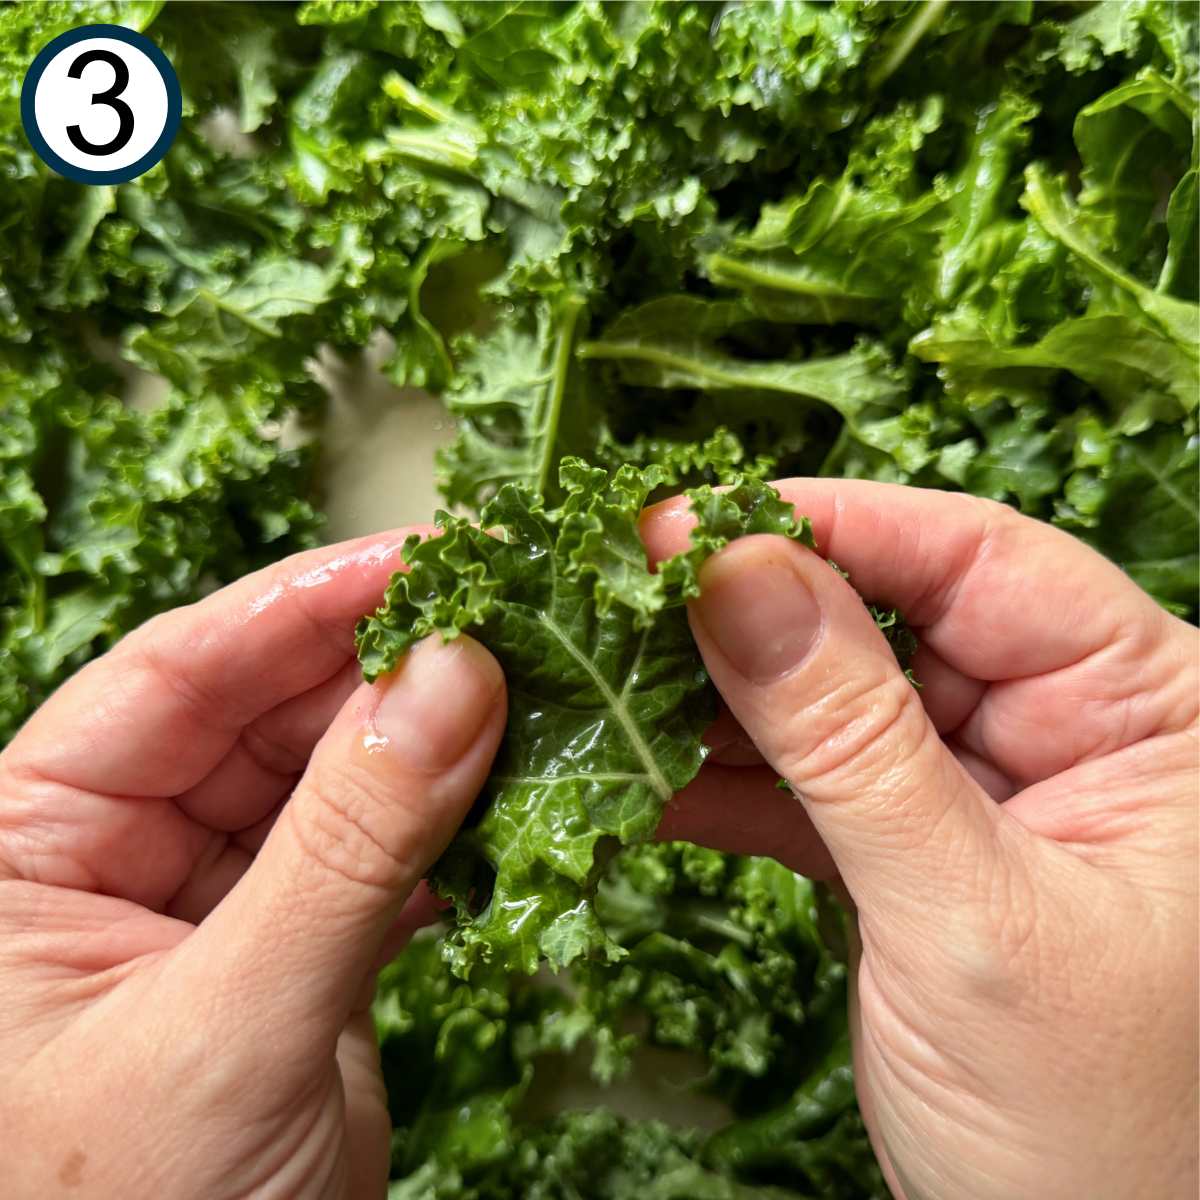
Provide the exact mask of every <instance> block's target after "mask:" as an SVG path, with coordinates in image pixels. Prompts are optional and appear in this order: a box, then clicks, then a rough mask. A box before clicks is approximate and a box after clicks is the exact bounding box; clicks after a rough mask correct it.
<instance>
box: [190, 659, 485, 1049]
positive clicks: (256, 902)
mask: <svg viewBox="0 0 1200 1200" xmlns="http://www.w3.org/2000/svg"><path fill="white" fill-rule="evenodd" d="M505 711H506V702H505V693H504V678H503V675H502V674H501V670H500V666H499V664H498V663H497V662H496V660H495V659H494V658H493V657H492V656H491V655H490V654H489V653H488V652H487V650H485V649H484V648H483V647H482V646H481V645H479V643H478V642H475V641H473V640H472V639H470V638H468V637H460V638H458V639H456V640H455V641H454V642H451V643H449V644H443V643H442V641H441V639H440V638H437V637H432V638H429V639H427V640H426V641H424V642H422V643H420V644H419V645H418V646H416V647H415V648H414V649H413V650H412V651H410V652H409V653H408V655H407V656H406V657H405V658H404V660H403V661H402V662H401V664H400V666H399V667H398V668H397V670H396V671H395V672H394V673H393V674H392V675H391V676H390V677H388V678H386V679H382V680H379V681H377V682H376V683H375V684H373V685H368V684H363V685H362V686H361V687H359V688H358V690H357V691H356V692H355V693H354V695H352V696H351V697H350V699H349V700H348V701H347V702H346V704H345V705H344V707H343V708H342V709H341V711H340V712H339V713H338V715H337V717H335V718H334V721H333V723H332V724H331V725H330V727H329V729H328V730H327V731H326V733H325V735H324V736H323V737H322V739H321V741H320V742H319V743H318V744H317V747H316V749H315V750H314V752H313V755H312V758H311V759H310V761H309V765H308V768H307V770H306V771H305V774H304V777H303V778H302V779H301V781H300V783H299V784H298V785H297V787H296V790H295V791H294V793H293V794H292V797H291V799H290V800H289V801H288V802H287V804H286V805H285V806H284V808H283V810H282V811H281V813H280V815H279V818H278V819H277V821H276V822H275V825H274V827H273V829H272V830H271V833H270V835H269V836H268V838H267V840H266V842H265V843H264V844H263V847H262V849H261V850H260V851H259V853H258V856H257V858H256V859H255V861H254V863H253V864H252V865H251V867H250V869H249V870H248V871H247V872H246V874H245V875H244V876H243V877H242V879H241V880H240V881H239V882H238V884H237V886H236V887H234V888H233V890H232V891H230V893H229V894H228V896H226V897H225V899H224V900H223V901H222V902H221V903H220V904H219V905H218V906H217V908H216V909H215V910H214V911H213V912H212V913H211V914H210V915H209V917H208V918H207V919H206V920H205V921H204V922H203V924H202V925H201V926H200V928H199V929H198V930H197V931H196V934H195V935H194V936H193V937H191V938H189V939H188V940H187V942H186V943H185V947H186V949H187V951H188V952H189V953H190V954H194V955H195V957H196V960H197V961H198V962H199V963H201V964H203V963H205V962H207V964H208V973H209V979H210V980H211V973H212V964H213V963H216V964H218V970H219V971H220V972H221V973H223V974H224V975H225V976H226V978H227V979H230V980H232V981H234V982H233V985H232V987H231V989H230V990H231V991H232V993H233V994H234V995H235V996H237V995H238V994H239V993H240V994H241V995H242V996H245V994H246V993H247V992H249V993H252V994H253V995H254V996H256V997H261V996H262V995H263V994H264V993H268V994H269V1002H268V1004H266V1005H254V1004H243V1006H242V1007H243V1008H245V1009H262V1008H269V1009H270V1012H262V1013H261V1014H256V1015H259V1016H260V1017H261V1019H262V1020H263V1021H264V1022H265V1023H266V1024H267V1025H268V1026H269V1027H270V1028H271V1029H272V1030H273V1033H272V1036H273V1037H278V1030H279V1028H280V1025H281V1021H280V1018H281V1009H285V1010H286V1017H287V1018H288V1020H289V1025H290V1027H291V1028H293V1029H295V1036H296V1037H297V1038H298V1039H303V1038H305V1037H307V1038H310V1039H311V1038H313V1037H321V1036H324V1037H326V1038H328V1039H330V1040H332V1039H333V1038H335V1037H336V1036H337V1034H338V1033H339V1032H340V1031H341V1029H342V1026H343V1024H344V1023H345V1020H346V1017H347V1015H348V1013H349V1012H350V1011H351V1009H352V1008H353V1006H354V1004H355V1002H356V1000H357V999H358V998H359V996H360V994H361V992H362V990H363V985H364V979H365V978H366V975H367V973H368V972H369V971H370V970H371V968H372V966H373V965H374V964H375V962H376V959H377V957H378V954H379V951H380V947H381V946H382V944H383V942H384V939H385V937H386V936H387V933H388V930H389V928H390V927H391V926H392V924H393V923H394V921H395V920H396V918H397V916H398V915H399V913H400V910H401V909H402V908H403V906H404V902H405V901H406V900H407V899H408V897H409V895H410V894H411V893H412V891H413V888H414V887H415V886H416V884H417V882H418V881H419V880H420V879H421V877H422V875H423V874H424V873H425V871H426V870H427V869H428V868H429V866H430V865H431V864H432V863H433V862H434V860H435V859H436V858H437V856H438V855H439V854H440V853H441V852H442V850H443V849H445V847H446V844H447V843H448V842H449V840H450V838H451V837H452V836H453V835H454V832H455V830H456V829H457V828H458V826H459V824H460V823H461V821H462V819H463V817H464V816H465V815H466V813H467V811H468V810H469V809H470V807H471V803H472V801H473V800H474V799H475V797H476V796H477V795H478V793H479V790H480V788H481V787H482V785H483V782H484V780H485V778H486V776H487V772H488V768H489V766H490V765H491V761H492V758H493V756H494V754H495V752H496V747H497V746H498V745H499V742H500V737H501V734H502V732H503V730H504V722H505ZM238 981H243V982H241V983H240V984H239V982H238ZM209 987H210V988H211V983H210V984H209ZM247 1019H248V1018H247V1017H245V1016H243V1017H242V1018H241V1019H240V1021H239V1024H241V1025H243V1026H244V1025H245V1023H246V1020H247ZM249 1019H251V1020H252V1018H249ZM297 1044H303V1043H302V1042H299V1041H298V1042H297Z"/></svg>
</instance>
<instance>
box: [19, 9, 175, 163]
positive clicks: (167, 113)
mask: <svg viewBox="0 0 1200 1200" xmlns="http://www.w3.org/2000/svg"><path fill="white" fill-rule="evenodd" d="M181 108H182V98H181V96H180V91H179V81H178V80H177V79H176V77H175V72H174V70H173V69H172V67H171V64H170V63H169V62H168V61H167V58H166V56H165V55H164V54H163V52H162V51H161V50H160V49H159V48H158V47H157V46H156V45H154V43H153V42H151V41H150V40H149V39H148V38H146V37H144V36H143V35H142V34H138V33H134V32H133V31H132V30H128V29H124V28H122V27H120V26H114V25H87V26H83V27H81V28H79V29H72V30H69V31H68V32H67V33H65V34H61V35H60V36H59V37H57V38H55V39H54V40H53V41H52V42H51V43H50V44H49V45H48V46H46V47H45V48H44V49H43V50H42V52H41V53H40V54H39V55H38V57H37V58H36V59H35V60H34V63H33V65H32V66H31V67H30V69H29V72H28V74H27V75H26V77H25V85H24V88H23V90H22V94H21V113H22V118H23V120H24V124H25V132H26V134H27V136H28V137H29V140H30V143H31V144H32V145H33V148H34V149H35V150H36V151H37V152H38V154H39V155H40V156H41V157H42V158H43V159H44V160H45V161H46V162H47V163H48V164H49V165H50V166H51V167H53V168H54V169H55V170H56V171H58V172H59V173H60V174H62V175H66V176H67V177H68V178H70V179H75V180H77V181H79V182H82V183H123V182H125V181H126V180H129V179H132V178H134V177H135V176H137V175H140V174H142V173H143V172H144V171H148V170H149V169H150V168H151V167H152V166H153V165H154V164H155V163H156V162H158V160H159V159H160V158H162V156H163V155H164V154H165V153H166V151H167V149H168V147H169V146H170V144H171V142H172V141H173V140H174V137H175V134H176V132H177V130H178V128H179V116H180V110H181Z"/></svg>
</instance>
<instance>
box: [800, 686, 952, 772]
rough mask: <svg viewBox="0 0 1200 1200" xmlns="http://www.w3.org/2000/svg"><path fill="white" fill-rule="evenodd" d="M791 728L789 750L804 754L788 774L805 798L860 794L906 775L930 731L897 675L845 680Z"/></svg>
mask: <svg viewBox="0 0 1200 1200" xmlns="http://www.w3.org/2000/svg"><path fill="white" fill-rule="evenodd" d="M791 722H792V723H793V724H794V732H795V735H796V736H794V737H793V738H791V739H790V740H791V744H793V745H799V746H801V747H803V749H802V750H801V752H800V753H799V754H798V755H796V756H794V757H793V758H792V760H791V761H790V762H789V763H788V764H787V766H788V768H789V770H788V772H787V773H788V776H789V778H791V779H792V781H793V782H794V783H796V784H797V786H799V787H800V788H801V789H802V790H804V791H806V792H811V791H813V790H814V789H815V790H817V791H830V792H846V791H847V790H861V789H862V788H863V787H864V786H871V787H874V786H876V785H877V784H878V782H879V781H880V780H881V779H882V778H884V777H888V778H893V779H895V778H897V777H898V776H900V775H902V774H907V772H908V769H909V766H910V764H911V760H912V758H913V757H914V756H915V755H917V754H918V753H920V751H921V750H922V749H923V747H924V742H925V739H926V737H927V736H928V733H929V730H930V726H929V722H928V721H927V719H926V717H925V712H924V709H923V708H922V707H921V704H920V701H919V699H918V697H917V694H916V691H915V690H914V689H913V686H912V684H910V683H909V682H908V680H907V679H905V677H904V676H903V675H901V674H900V673H899V672H898V671H889V672H887V673H880V674H878V675H868V676H864V675H863V674H861V673H851V674H846V675H843V677H842V678H841V679H840V680H839V681H838V682H837V683H835V684H834V686H833V687H831V688H829V689H828V690H827V691H826V692H825V693H824V695H822V696H821V697H820V699H818V700H817V701H816V702H815V703H813V704H809V705H806V706H804V707H803V708H801V709H800V710H799V711H797V712H795V713H794V714H793V715H792V717H791Z"/></svg>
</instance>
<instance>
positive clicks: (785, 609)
mask: <svg viewBox="0 0 1200 1200" xmlns="http://www.w3.org/2000/svg"><path fill="white" fill-rule="evenodd" d="M800 553H803V552H802V551H800V550H799V548H798V547H795V546H792V545H789V544H788V543H787V542H783V541H782V540H781V539H779V538H747V539H746V540H745V541H741V542H735V543H734V544H733V545H732V546H729V547H728V548H727V549H725V550H722V551H721V553H720V554H718V555H716V556H715V557H714V558H711V559H709V560H708V562H706V563H705V564H704V566H703V567H701V569H700V598H699V599H698V600H696V601H695V602H694V604H693V606H692V612H693V619H695V620H698V621H699V623H700V624H701V625H702V626H703V628H704V631H705V632H706V633H707V634H708V636H709V637H710V638H712V640H713V641H714V642H715V643H716V646H717V649H718V650H720V652H721V653H722V655H724V657H725V658H726V659H727V660H728V661H729V664H730V666H732V667H733V669H734V670H735V671H737V672H738V673H739V674H740V675H742V676H744V677H745V678H746V679H748V680H750V681H751V682H752V683H769V682H770V681H771V680H773V679H777V678H779V676H780V675H784V674H786V673H787V672H788V671H790V670H792V668H793V667H796V666H798V665H799V664H800V663H801V662H802V661H803V660H804V658H805V656H806V655H807V654H808V652H809V651H810V650H811V649H812V647H813V645H814V644H815V643H816V640H817V638H818V636H819V635H820V632H821V609H820V607H819V606H818V604H817V601H816V598H815V597H814V596H813V594H812V592H810V591H809V589H808V585H807V584H806V583H805V581H804V578H803V577H802V575H801V574H800V570H799V564H798V563H797V562H796V557H797V555H798V554H800Z"/></svg>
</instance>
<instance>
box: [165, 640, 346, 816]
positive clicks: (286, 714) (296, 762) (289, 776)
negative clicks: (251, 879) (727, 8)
mask: <svg viewBox="0 0 1200 1200" xmlns="http://www.w3.org/2000/svg"><path fill="white" fill-rule="evenodd" d="M360 683H362V671H361V669H360V668H359V666H358V663H357V662H348V663H346V665H345V666H344V667H343V668H342V669H341V670H340V671H338V672H336V673H335V674H334V675H332V676H331V677H330V678H329V679H327V680H325V682H324V683H321V684H318V685H317V686H316V687H315V688H311V689H310V690H309V691H307V692H304V693H303V694H301V695H299V696H294V697H292V699H290V700H285V701H284V702H283V703H282V704H277V705H276V706H275V707H274V708H273V709H271V710H270V712H266V713H264V714H263V715H262V716H261V717H259V718H258V719H257V720H255V721H252V722H251V723H250V724H249V725H247V726H246V728H245V729H243V730H242V732H241V736H240V737H239V738H238V740H237V741H236V742H235V743H234V745H233V747H232V748H231V749H230V751H229V753H228V754H226V755H225V757H224V758H223V759H221V761H220V762H219V763H218V764H217V765H216V766H215V767H214V768H213V769H212V771H210V772H209V773H208V774H207V775H206V776H205V777H204V778H203V779H202V780H201V781H200V782H199V783H198V784H196V786H195V787H192V788H189V789H188V790H187V791H186V792H184V793H183V794H182V795H180V796H177V797H176V800H175V803H176V804H177V805H178V806H179V808H181V809H182V810H183V811H184V812H185V813H187V815H188V816H189V817H191V818H192V819H193V820H194V821H199V822H200V824H201V825H205V826H207V827H208V828H209V829H217V830H222V831H224V832H226V833H232V832H235V831H237V830H241V829H246V828H247V827H248V826H250V825H253V824H255V823H256V822H257V821H259V820H261V819H262V818H263V817H264V816H265V815H266V814H267V813H268V812H270V811H271V809H273V808H274V807H275V806H276V805H277V804H278V803H279V801H280V800H283V799H284V798H286V797H287V796H288V795H290V794H291V791H292V788H293V787H295V786H296V781H297V780H298V779H299V778H300V774H301V772H302V771H303V770H304V768H305V766H307V764H308V759H309V755H311V754H312V752H313V747H314V746H316V744H317V742H319V741H320V740H321V737H322V735H323V734H324V733H325V730H326V729H328V728H329V724H330V722H331V721H332V720H333V718H334V717H336V716H337V714H338V712H339V711H340V709H341V707H342V705H343V704H345V703H346V701H347V700H349V699H350V697H351V695H352V694H353V693H354V691H355V689H356V688H357V687H358V686H359V684H360Z"/></svg>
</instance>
